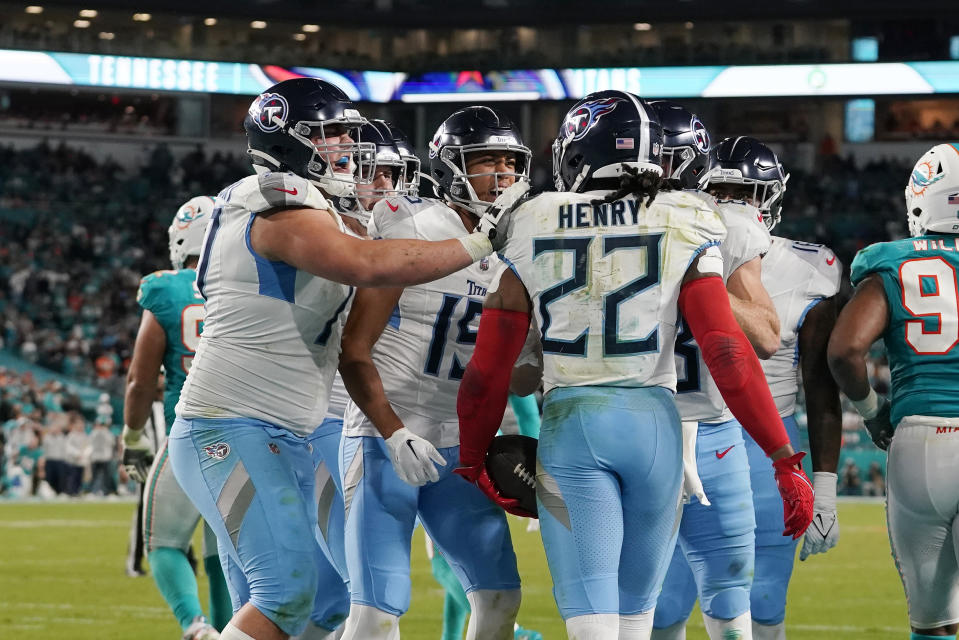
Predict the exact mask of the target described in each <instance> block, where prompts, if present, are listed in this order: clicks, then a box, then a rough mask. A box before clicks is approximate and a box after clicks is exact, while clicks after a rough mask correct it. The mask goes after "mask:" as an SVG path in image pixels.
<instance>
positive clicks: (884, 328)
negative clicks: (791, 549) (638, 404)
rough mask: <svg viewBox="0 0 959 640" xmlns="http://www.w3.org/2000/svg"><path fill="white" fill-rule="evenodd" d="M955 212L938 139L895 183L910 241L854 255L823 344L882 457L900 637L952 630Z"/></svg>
mask: <svg viewBox="0 0 959 640" xmlns="http://www.w3.org/2000/svg"><path fill="white" fill-rule="evenodd" d="M957 211H959V143H955V142H952V143H948V144H938V145H936V146H934V147H932V148H931V149H929V151H927V152H926V153H925V154H924V155H923V156H922V157H921V158H920V159H919V161H918V162H917V163H916V166H915V167H914V168H913V170H912V174H911V175H910V177H909V181H908V183H907V184H906V219H907V220H908V224H909V232H910V234H911V235H912V236H913V237H912V238H906V239H903V240H895V241H893V242H881V243H878V244H874V245H871V246H869V247H866V248H865V249H863V250H862V251H860V252H859V253H858V254H857V255H856V257H855V259H854V260H853V262H852V269H851V271H852V273H851V276H852V283H853V285H855V287H856V291H855V294H854V295H853V297H852V299H851V300H850V301H849V303H848V304H847V305H846V306H845V308H843V310H842V313H840V314H839V319H838V320H837V321H836V328H835V329H834V330H833V333H832V337H831V338H830V339H829V352H828V353H829V366H830V368H831V369H832V372H833V375H835V377H836V381H837V382H838V383H839V388H840V389H841V390H842V391H843V393H845V394H846V395H847V396H848V397H849V399H850V400H852V402H853V404H854V405H855V406H856V409H857V410H858V411H859V413H860V415H862V417H863V419H864V420H865V423H866V428H867V429H868V430H869V434H870V435H871V436H872V440H873V442H874V443H875V444H876V446H878V447H879V448H880V449H888V451H889V459H888V462H887V476H886V477H887V483H886V491H887V495H886V515H887V519H888V523H889V542H890V545H891V546H892V554H893V558H894V559H895V561H896V567H897V568H898V569H899V575H900V577H901V578H902V583H903V586H904V587H905V591H906V604H907V607H908V610H909V624H910V626H911V627H912V634H911V636H910V638H912V640H927V639H932V638H935V640H942V639H943V638H955V637H956V630H957V627H959V566H957V565H959V563H957V556H959V542H957V540H959V532H957V523H956V516H957V513H959V466H957V465H956V456H957V454H959V440H957V437H959V385H957V384H956V372H957V371H959V348H956V345H957V343H959V311H957V308H959V292H957V283H956V280H957V279H956V268H957V267H959V235H957V234H959V219H957ZM879 338H882V340H883V342H884V343H885V345H886V351H887V353H888V358H889V369H890V373H891V385H890V386H891V390H890V397H889V399H886V398H882V397H880V396H878V395H877V394H876V392H875V391H874V390H873V388H872V387H871V386H870V383H869V377H868V375H867V372H866V355H867V353H868V351H869V347H870V346H871V345H872V343H873V342H874V341H875V340H877V339H879ZM894 434H895V435H894Z"/></svg>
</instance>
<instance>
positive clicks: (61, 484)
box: [43, 414, 67, 494]
mask: <svg viewBox="0 0 959 640" xmlns="http://www.w3.org/2000/svg"><path fill="white" fill-rule="evenodd" d="M59 416H63V414H58V417H59ZM66 440H67V436H66V433H65V431H64V423H63V421H62V420H60V419H58V420H57V422H56V423H55V424H51V425H50V426H49V427H48V428H47V431H46V433H45V434H44V436H43V451H44V459H45V460H46V463H45V465H44V466H45V476H46V480H47V484H49V485H50V488H51V489H53V492H54V493H57V494H60V493H63V492H64V489H65V478H66V453H67V450H66V447H67V441H66Z"/></svg>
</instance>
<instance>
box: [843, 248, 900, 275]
mask: <svg viewBox="0 0 959 640" xmlns="http://www.w3.org/2000/svg"><path fill="white" fill-rule="evenodd" d="M890 244H891V243H889V242H877V243H876V244H871V245H869V246H868V247H866V248H865V249H862V250H860V251H859V253H857V254H856V257H855V258H853V260H852V265H851V267H850V274H849V277H850V280H852V284H853V286H857V285H858V284H859V283H860V282H862V281H863V280H865V279H866V277H868V276H869V275H871V274H873V273H878V272H880V271H883V270H884V269H886V268H888V266H889V265H887V264H886V263H887V262H888V261H889V258H891V257H892V255H891V252H890V251H889V246H888V245H890Z"/></svg>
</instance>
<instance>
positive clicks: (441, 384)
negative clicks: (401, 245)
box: [343, 196, 499, 447]
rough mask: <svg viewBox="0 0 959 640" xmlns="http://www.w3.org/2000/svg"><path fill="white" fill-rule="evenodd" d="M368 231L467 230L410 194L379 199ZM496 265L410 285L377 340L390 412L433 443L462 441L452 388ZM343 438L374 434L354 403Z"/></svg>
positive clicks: (428, 234)
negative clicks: (394, 413)
mask: <svg viewBox="0 0 959 640" xmlns="http://www.w3.org/2000/svg"><path fill="white" fill-rule="evenodd" d="M368 229H369V230H370V231H371V234H372V235H373V237H374V238H414V239H420V240H447V239H449V238H457V237H459V236H462V235H463V234H464V233H465V229H464V227H463V222H462V220H461V219H460V217H459V214H457V213H456V212H455V211H453V210H452V209H451V208H449V207H448V206H447V205H446V204H444V203H443V202H440V201H439V200H433V199H421V198H417V197H413V196H403V197H399V198H396V197H393V198H387V199H384V200H381V201H380V202H378V203H377V204H376V206H374V207H373V217H372V220H371V222H370V225H369V227H368ZM498 266H499V259H498V258H497V257H495V256H490V257H489V258H484V259H482V260H480V261H479V262H477V263H474V264H472V265H470V266H469V267H466V268H465V269H462V270H460V271H457V272H456V273H453V274H451V275H448V276H446V277H444V278H440V279H439V280H434V281H433V282H429V283H427V284H421V285H416V286H413V287H407V288H406V289H404V290H403V294H402V295H401V296H400V300H399V303H398V305H397V307H396V309H394V311H393V315H392V317H391V318H390V320H389V323H388V324H387V326H386V328H385V329H384V330H383V333H382V334H381V335H380V337H379V340H377V342H376V344H375V345H374V346H373V362H374V364H376V369H377V371H378V372H379V374H380V378H381V379H382V381H383V389H384V391H385V392H386V397H387V398H388V399H389V401H390V404H391V405H392V406H393V410H394V411H396V414H397V415H398V416H399V417H400V419H401V420H402V421H403V424H404V426H406V427H407V428H408V429H409V430H410V431H412V432H413V433H415V434H416V435H418V436H420V437H422V438H426V439H427V440H429V441H430V442H431V443H433V445H434V446H437V447H453V446H456V445H458V444H459V420H458V418H457V416H456V392H457V391H458V389H459V383H460V379H461V378H462V377H463V372H464V371H465V369H466V364H467V363H468V362H469V360H470V358H471V357H472V355H473V346H474V345H475V344H476V332H477V330H478V329H479V320H480V314H481V313H482V311H483V299H484V298H485V297H486V292H487V289H488V288H489V285H490V281H491V280H492V278H493V274H494V273H496V270H497V268H498ZM343 433H344V434H345V435H347V436H379V435H380V434H379V431H377V430H376V428H375V427H374V426H373V423H372V422H370V421H369V419H367V417H366V416H365V415H364V414H363V412H362V411H361V410H360V408H359V407H357V406H356V404H354V403H352V402H351V403H350V404H349V405H348V407H347V410H346V414H345V416H344V419H343Z"/></svg>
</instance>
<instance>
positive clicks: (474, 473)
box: [453, 463, 812, 519]
mask: <svg viewBox="0 0 959 640" xmlns="http://www.w3.org/2000/svg"><path fill="white" fill-rule="evenodd" d="M453 473H455V474H458V475H461V476H463V477H464V478H466V480H468V481H469V482H472V483H473V484H475V485H476V486H477V487H479V488H480V491H482V492H483V493H485V494H486V497H487V498H489V499H490V500H492V501H493V502H495V503H496V504H498V505H499V506H501V507H502V508H503V510H504V511H506V512H507V513H512V514H513V515H514V516H521V517H523V518H535V517H536V514H535V513H530V512H529V511H527V510H526V509H523V508H522V507H520V506H519V500H517V499H516V498H507V497H506V496H504V495H502V494H501V493H500V492H499V489H497V488H496V485H494V484H493V479H492V478H490V477H489V474H488V473H487V472H486V465H485V464H484V463H480V464H477V465H473V466H472V467H459V468H458V469H453ZM810 508H811V507H810ZM810 519H812V515H810Z"/></svg>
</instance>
